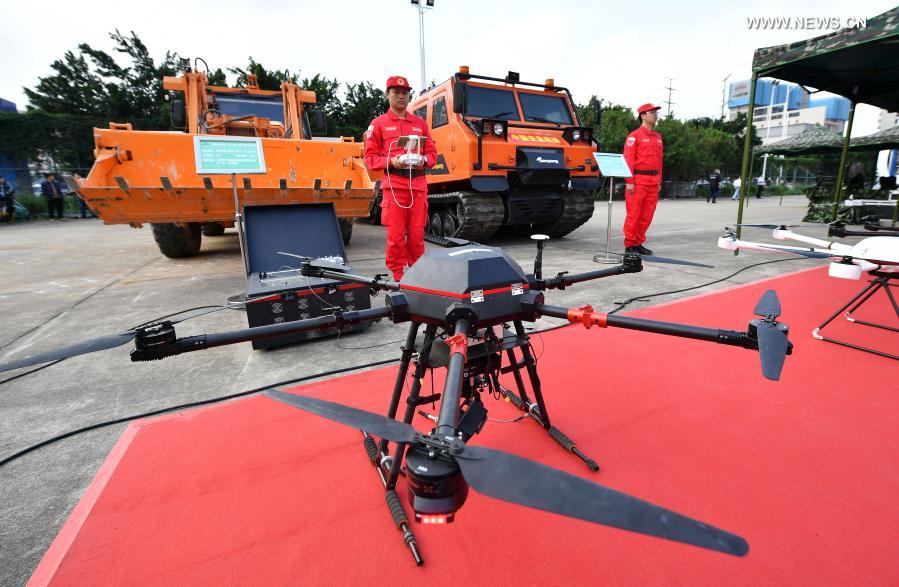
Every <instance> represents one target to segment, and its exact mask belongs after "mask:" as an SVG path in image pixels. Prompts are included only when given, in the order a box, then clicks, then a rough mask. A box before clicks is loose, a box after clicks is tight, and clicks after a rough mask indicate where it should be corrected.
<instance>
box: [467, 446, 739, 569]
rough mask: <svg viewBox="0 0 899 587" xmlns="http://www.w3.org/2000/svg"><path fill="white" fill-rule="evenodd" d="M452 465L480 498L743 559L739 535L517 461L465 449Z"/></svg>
mask: <svg viewBox="0 0 899 587" xmlns="http://www.w3.org/2000/svg"><path fill="white" fill-rule="evenodd" d="M456 462H457V463H458V464H459V468H460V469H461V471H462V475H463V476H464V477H465V480H466V481H467V482H468V484H469V485H470V486H471V487H473V488H474V489H475V490H476V491H478V492H480V493H483V494H484V495H487V496H490V497H493V498H496V499H501V500H503V501H508V502H512V503H516V504H518V505H523V506H526V507H531V508H535V509H538V510H543V511H547V512H552V513H555V514H559V515H562V516H568V517H570V518H577V519H579V520H585V521H588V522H594V523H596V524H602V525H604V526H612V527H614V528H621V529H622V530H630V531H632V532H639V533H640V534H648V535H650V536H657V537H659V538H665V539H668V540H674V541H676V542H683V543H685V544H692V545H694V546H699V547H701V548H708V549H710V550H717V551H719V552H723V553H726V554H732V555H736V556H743V555H745V554H746V553H747V552H748V551H749V545H748V544H747V543H746V541H745V540H743V539H742V538H741V537H739V536H737V535H735V534H731V533H729V532H725V531H724V530H719V529H718V528H715V527H713V526H709V525H708V524H703V523H702V522H699V521H698V520H694V519H692V518H688V517H686V516H683V515H681V514H678V513H676V512H673V511H671V510H667V509H665V508H662V507H659V506H657V505H653V504H651V503H649V502H646V501H643V500H641V499H637V498H636V497H631V496H629V495H626V494H624V493H621V492H619V491H615V490H614V489H609V488H608V487H603V486H602V485H597V484H596V483H592V482H590V481H587V480H586V479H582V478H580V477H575V476H574V475H570V474H568V473H565V472H562V471H559V470H558V469H553V468H551V467H547V466H546V465H541V464H540V463H536V462H534V461H530V460H528V459H524V458H522V457H519V456H516V455H513V454H510V453H507V452H502V451H498V450H493V449H489V448H484V447H482V446H466V447H465V449H464V450H463V451H462V453H461V454H459V455H457V456H456Z"/></svg>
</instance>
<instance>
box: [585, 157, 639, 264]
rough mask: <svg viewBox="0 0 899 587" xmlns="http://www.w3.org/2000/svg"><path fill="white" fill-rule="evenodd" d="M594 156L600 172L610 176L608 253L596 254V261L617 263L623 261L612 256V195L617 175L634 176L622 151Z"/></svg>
mask: <svg viewBox="0 0 899 587" xmlns="http://www.w3.org/2000/svg"><path fill="white" fill-rule="evenodd" d="M593 158H594V159H596V163H597V164H598V165H599V172H600V173H601V174H602V175H603V177H608V178H609V206H608V217H607V219H606V254H605V256H600V255H594V256H593V262H594V263H605V264H617V263H620V262H621V259H620V258H618V257H613V256H612V196H613V195H614V194H615V178H616V177H633V175H632V174H631V170H630V168H629V167H628V166H627V161H625V160H624V155H622V154H620V153H593ZM625 197H627V196H625Z"/></svg>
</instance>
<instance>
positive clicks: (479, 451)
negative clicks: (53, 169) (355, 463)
mask: <svg viewBox="0 0 899 587" xmlns="http://www.w3.org/2000/svg"><path fill="white" fill-rule="evenodd" d="M447 244H450V245H455V246H450V247H448V248H442V249H433V250H430V251H428V252H427V253H426V254H425V255H424V256H423V257H422V258H421V259H419V261H418V262H417V263H416V264H415V265H414V266H413V267H411V268H410V269H409V270H408V272H407V273H406V274H405V276H404V277H403V279H402V280H401V281H400V282H396V281H389V280H387V279H385V277H384V276H382V275H378V276H375V277H373V278H370V277H364V276H360V275H353V274H350V273H348V270H347V268H346V267H344V266H343V265H338V264H335V263H333V262H330V261H327V260H321V259H308V258H307V259H304V260H303V261H302V265H301V267H300V269H299V270H300V272H301V273H302V274H303V275H306V276H308V277H324V278H330V279H335V280H339V281H342V282H347V283H356V284H362V285H365V286H367V287H369V288H371V290H372V291H373V292H377V291H383V292H385V305H384V306H383V307H381V308H372V309H365V310H358V311H340V309H335V310H334V313H333V314H331V315H324V316H320V317H317V318H311V319H307V320H300V321H296V322H288V323H281V324H274V325H269V326H262V327H256V328H248V329H243V330H237V331H232V332H224V333H217V334H206V335H199V336H188V337H184V338H178V337H177V336H176V333H175V328H174V325H173V324H172V323H171V322H161V323H157V324H152V325H149V326H145V327H141V328H138V329H134V330H129V331H125V332H121V333H118V334H115V335H111V336H106V337H102V338H98V339H93V340H90V341H85V342H82V343H79V344H76V345H72V346H69V347H66V348H62V349H58V350H56V351H51V352H48V353H43V354H40V355H35V356H32V357H29V358H25V359H20V360H17V361H13V362H8V363H6V364H2V365H0V371H8V370H11V369H17V368H21V367H26V366H29V365H35V364H39V363H45V362H49V361H53V360H58V359H62V358H66V357H70V356H74V355H79V354H84V353H89V352H94V351H98V350H103V349H107V348H113V347H115V346H119V345H122V344H126V343H128V342H130V341H132V340H134V341H135V349H134V350H133V351H132V352H131V360H132V361H148V360H155V359H162V358H165V357H170V356H173V355H178V354H182V353H186V352H190V351H198V350H202V349H207V348H212V347H217V346H222V345H227V344H233V343H237V342H245V341H251V340H257V339H261V338H265V337H273V336H283V335H287V334H293V333H299V332H304V331H312V330H317V329H327V328H335V327H336V328H338V329H339V328H341V327H342V326H343V325H347V324H356V323H360V322H365V321H372V320H379V319H390V320H392V321H393V322H395V323H402V322H408V323H409V330H408V335H407V337H406V341H405V344H404V345H403V347H402V355H401V359H400V366H399V372H398V373H397V377H396V382H395V385H394V388H393V393H392V395H391V397H390V402H389V406H388V410H387V414H386V416H384V415H379V414H374V413H371V412H366V411H362V410H359V409H356V408H352V407H348V406H345V405H341V404H337V403H332V402H328V401H324V400H320V399H314V398H311V397H305V396H302V395H295V394H290V393H285V392H282V391H279V390H270V391H268V392H266V393H265V395H267V396H268V397H270V398H272V399H274V400H278V401H280V402H283V403H285V404H289V405H291V406H294V407H296V408H299V409H301V410H304V411H307V412H311V413H313V414H316V415H318V416H322V417H325V418H328V419H330V420H333V421H335V422H338V423H341V424H344V425H346V426H350V427H353V428H357V429H360V430H361V431H362V435H363V444H364V447H365V449H366V451H367V453H368V457H369V459H370V461H371V463H372V465H373V466H374V468H375V470H376V472H377V474H378V476H379V478H380V480H381V482H382V484H383V485H384V488H385V491H386V499H387V504H388V507H389V509H390V513H391V515H392V516H393V521H394V523H395V525H396V527H397V528H398V529H399V530H400V531H401V533H402V535H403V539H404V541H405V543H406V545H407V546H408V548H409V549H410V551H411V553H412V555H413V557H414V559H415V562H416V563H417V564H419V565H421V564H422V560H423V559H422V557H421V553H420V551H419V549H418V545H417V543H416V540H415V536H414V534H413V532H412V529H411V524H410V522H409V518H408V517H407V515H406V513H405V508H404V506H403V504H402V501H401V500H400V497H399V495H398V493H397V491H396V487H397V482H398V479H399V477H400V476H401V475H405V477H406V481H407V487H408V493H409V503H410V505H411V508H412V510H413V513H414V516H413V517H414V519H415V520H416V521H418V522H421V523H426V524H443V523H450V522H452V521H453V519H454V516H455V514H456V512H457V511H458V510H459V509H460V508H461V507H462V505H463V504H464V503H465V500H466V498H467V496H468V489H469V487H471V488H474V489H475V490H476V491H477V492H479V493H482V494H485V495H488V496H490V497H493V498H496V499H501V500H504V501H508V502H512V503H516V504H519V505H523V506H527V507H531V508H536V509H540V510H544V511H548V512H553V513H556V514H559V515H563V516H568V517H571V518H577V519H581V520H586V521H589V522H594V523H597V524H603V525H607V526H612V527H616V528H621V529H625V530H630V531H633V532H639V533H642V534H648V535H651V536H657V537H660V538H666V539H669V540H674V541H677V542H682V543H686V544H691V545H694V546H699V547H702V548H706V549H711V550H716V551H720V552H723V553H727V554H731V555H736V556H743V555H745V554H746V553H747V552H748V545H747V543H746V541H745V540H744V539H743V538H741V537H739V536H737V535H735V534H731V533H729V532H726V531H724V530H721V529H718V528H716V527H714V526H711V525H708V524H705V523H702V522H699V521H697V520H694V519H692V518H689V517H686V516H684V515H681V514H678V513H676V512H673V511H671V510H667V509H665V508H662V507H659V506H656V505H653V504H651V503H648V502H646V501H643V500H640V499H637V498H635V497H631V496H629V495H626V494H624V493H621V492H618V491H615V490H613V489H609V488H606V487H603V486H601V485H598V484H596V483H593V482H591V481H588V480H586V479H584V478H581V477H578V476H575V475H571V474H568V473H565V472H562V471H560V470H557V469H554V468H551V467H548V466H545V465H542V464H539V463H536V462H534V461H531V460H528V459H525V458H523V457H520V456H516V455H513V454H510V453H507V452H504V451H500V450H495V449H490V448H485V447H480V446H474V445H472V444H470V443H469V441H470V440H471V438H472V437H473V436H474V435H476V434H478V433H479V432H480V431H481V429H482V427H483V426H484V424H485V422H486V421H487V408H486V407H485V405H484V401H482V400H484V399H488V397H489V396H490V395H492V396H495V397H505V399H507V400H509V401H511V402H512V403H513V404H514V405H515V406H517V407H518V408H519V409H520V410H521V411H522V417H527V418H531V419H533V420H535V421H536V422H537V423H539V424H540V425H541V426H542V427H543V428H544V429H545V430H546V431H547V432H548V434H549V435H550V436H551V437H552V438H553V439H554V440H556V441H557V442H558V443H559V444H560V445H561V446H562V447H564V448H565V449H566V450H567V451H568V452H570V453H571V454H573V455H575V456H576V457H578V458H579V459H581V460H582V461H583V462H584V463H585V464H586V465H587V466H588V467H589V468H590V469H591V470H592V471H594V472H595V471H598V470H599V465H598V464H597V463H596V462H595V461H594V460H593V459H591V458H590V457H588V456H587V455H586V454H584V453H583V452H582V451H581V450H580V448H579V447H578V446H577V445H576V444H575V442H574V441H572V440H571V439H570V438H569V437H568V436H566V435H565V434H563V433H562V432H561V431H560V430H559V429H558V428H557V427H556V426H555V425H554V424H553V421H551V420H550V415H549V411H548V409H547V404H546V401H545V398H544V395H543V392H542V388H541V382H540V378H539V376H538V374H537V364H536V361H535V358H534V355H533V353H532V349H531V346H530V342H529V337H528V335H527V333H526V331H525V326H524V324H525V323H527V322H531V323H532V322H534V321H536V320H537V319H538V318H539V317H541V316H549V317H554V318H562V319H565V320H568V321H569V322H571V323H574V324H581V325H583V326H584V327H586V328H591V327H593V326H597V327H600V328H606V327H615V328H627V329H632V330H642V331H646V332H650V333H656V334H666V335H670V336H679V337H684V338H693V339H698V340H705V341H709V342H715V343H719V344H725V345H731V346H738V347H742V348H745V349H749V350H757V351H759V354H760V357H761V363H762V371H763V374H764V376H765V377H767V378H768V379H772V380H777V379H778V378H779V376H780V372H781V369H782V368H783V364H784V360H785V357H786V355H788V354H790V353H791V352H792V344H791V343H790V342H789V341H788V340H787V334H788V328H787V326H786V325H785V324H782V323H780V322H778V321H777V317H778V316H779V315H780V312H781V310H780V303H779V301H778V299H777V294H776V293H775V292H774V291H768V292H766V293H765V295H764V296H763V297H762V298H761V300H760V301H759V303H758V305H757V307H756V308H755V314H756V315H758V316H759V317H758V318H755V319H752V320H750V322H749V326H748V328H747V330H745V331H734V330H722V329H717V328H706V327H700V326H691V325H686V324H676V323H669V322H660V321H655V320H646V319H641V318H632V317H626V316H618V315H610V314H604V313H601V312H595V311H594V310H593V308H592V307H590V306H583V307H581V308H565V307H561V306H553V305H550V304H546V303H545V299H544V295H545V294H544V292H547V291H549V290H553V289H564V288H566V287H568V286H571V285H574V284H577V283H581V282H586V281H590V280H594V279H600V278H604V277H610V276H613V275H622V274H627V273H636V272H639V271H641V270H642V268H643V266H642V262H643V259H641V257H640V256H639V255H634V254H627V255H624V256H623V260H622V262H621V263H620V264H619V265H616V266H612V267H608V268H604V269H599V270H595V271H588V272H585V273H578V274H568V273H567V272H564V273H559V274H558V275H556V276H554V277H546V278H545V277H544V276H543V274H542V269H541V266H542V253H543V245H544V240H539V241H538V250H537V258H536V260H535V263H534V271H533V273H530V274H525V272H524V271H523V270H522V269H521V267H520V266H519V265H518V264H517V263H516V262H515V261H514V260H512V259H511V258H510V257H509V256H508V255H507V254H506V253H505V252H503V251H502V250H501V249H499V248H496V247H490V246H485V245H480V244H476V243H468V242H467V241H453V240H452V239H450V242H448V243H447ZM422 327H424V332H423V337H422V338H421V339H419V331H420V330H421V328H422ZM413 364H414V378H413V380H412V384H411V387H410V389H409V392H408V395H407V397H406V400H405V412H404V416H403V418H402V420H398V419H397V413H398V410H399V407H400V400H401V396H402V393H403V390H404V388H405V383H406V380H407V377H408V374H409V370H410V365H413ZM444 366H445V367H446V380H445V383H444V386H443V390H442V392H441V393H437V392H436V390H435V392H434V393H433V394H431V395H421V393H420V392H421V384H422V381H423V380H424V378H425V375H426V372H427V370H428V369H433V368H435V367H444ZM501 374H511V375H512V378H513V380H514V383H515V388H516V389H515V390H512V389H509V388H508V387H506V386H505V385H504V384H503V383H502V382H501V381H500V375H501ZM526 379H527V381H528V383H529V387H530V390H528V389H527V386H526V385H525V380H526ZM485 392H486V393H485ZM426 404H434V405H435V406H439V408H438V409H437V413H436V415H432V414H427V413H424V415H425V416H427V417H428V418H430V420H431V421H433V425H432V426H431V428H430V431H429V432H427V433H422V432H419V431H417V430H416V429H415V428H413V427H412V425H411V424H412V420H413V418H414V417H415V415H416V414H417V413H422V412H421V410H420V408H421V407H422V406H424V405H426ZM390 443H394V444H395V446H393V447H392V451H391V446H390Z"/></svg>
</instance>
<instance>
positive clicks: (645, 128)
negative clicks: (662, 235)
mask: <svg viewBox="0 0 899 587" xmlns="http://www.w3.org/2000/svg"><path fill="white" fill-rule="evenodd" d="M660 108H661V106H653V105H652V104H643V105H642V106H640V108H638V109H637V116H639V117H640V128H638V129H637V130H635V131H634V132H632V133H631V134H629V135H627V139H625V141H624V159H625V161H627V164H628V167H630V169H631V173H632V174H633V177H630V178H628V179H627V180H625V181H626V182H627V188H626V192H625V196H624V200H625V205H626V207H627V216H626V217H625V219H624V250H625V252H627V253H639V254H641V255H651V254H652V250H650V249H647V248H646V247H644V246H643V243H644V242H646V229H648V228H649V225H650V224H651V223H652V216H653V214H655V211H656V204H658V203H659V187H660V186H661V184H662V135H660V134H659V133H657V132H656V131H655V130H654V129H655V126H656V123H657V122H658V121H659V109H660Z"/></svg>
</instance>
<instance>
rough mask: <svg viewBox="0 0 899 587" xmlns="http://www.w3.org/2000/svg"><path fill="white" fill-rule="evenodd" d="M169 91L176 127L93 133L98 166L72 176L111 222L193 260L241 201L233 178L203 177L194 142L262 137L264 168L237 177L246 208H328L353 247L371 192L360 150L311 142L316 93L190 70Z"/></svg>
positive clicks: (318, 123)
mask: <svg viewBox="0 0 899 587" xmlns="http://www.w3.org/2000/svg"><path fill="white" fill-rule="evenodd" d="M163 85H164V87H165V89H167V90H170V91H171V92H172V94H171V97H172V98H173V99H172V127H173V128H176V129H178V130H175V131H138V130H133V128H132V127H131V124H128V123H125V124H119V123H111V124H110V125H109V128H108V129H99V128H98V129H94V141H95V144H96V149H95V151H94V154H95V156H96V162H95V163H94V166H93V168H92V169H91V171H90V173H89V174H88V176H87V177H86V178H79V177H74V178H68V181H69V184H70V186H71V187H72V188H73V189H74V190H76V191H77V192H78V193H79V194H80V195H81V197H82V198H83V199H84V200H85V202H87V204H88V206H89V207H90V209H91V210H93V211H94V213H96V214H97V215H98V216H99V217H100V218H101V219H102V220H103V221H104V222H105V223H107V224H130V225H131V226H133V227H136V228H139V227H141V226H142V225H143V224H146V223H149V224H150V225H151V226H152V229H153V236H154V238H155V240H156V242H157V244H158V245H159V250H160V251H161V252H162V253H163V254H164V255H166V256H168V257H189V256H192V255H195V254H197V252H198V251H199V250H200V241H201V237H202V235H203V234H205V235H207V236H215V235H219V234H221V233H222V232H223V231H224V229H225V227H228V226H233V225H234V217H235V210H234V208H235V202H234V199H235V198H234V194H233V188H232V181H231V177H229V176H227V175H199V174H197V172H196V169H197V168H196V163H195V152H194V140H193V139H194V136H195V135H203V134H208V135H229V136H241V137H258V138H259V139H260V140H261V143H262V150H263V153H264V158H265V164H266V170H267V171H266V173H264V174H257V175H240V174H238V176H237V182H238V188H239V189H238V190H237V191H238V195H237V198H238V199H239V201H240V203H241V205H263V204H269V205H270V204H303V203H328V202H330V203H332V204H333V205H334V208H335V210H336V212H337V215H338V217H339V218H340V227H341V232H342V235H343V239H344V242H345V243H346V242H349V239H350V236H351V234H352V219H353V218H354V217H357V216H366V215H367V214H368V205H369V202H370V201H371V198H372V193H373V190H372V183H371V180H370V179H369V176H368V173H367V172H366V170H365V165H364V162H363V145H362V144H361V143H356V142H354V141H353V139H351V138H334V139H326V138H319V137H316V138H315V139H313V127H315V128H316V129H323V128H324V116H323V114H322V113H321V111H319V110H310V109H309V108H308V105H310V104H313V103H315V101H316V100H315V94H314V93H313V92H309V91H304V90H301V89H300V88H299V87H298V86H296V85H295V84H292V83H289V82H284V83H282V84H281V90H280V91H270V90H260V89H259V88H258V86H257V84H256V78H255V76H252V75H251V76H249V80H248V87H246V88H225V87H217V86H209V85H208V84H207V78H206V75H205V74H203V73H201V72H198V71H196V70H193V71H191V70H190V68H189V67H188V68H187V70H186V71H184V72H183V73H182V74H181V75H180V76H178V77H166V78H165V79H164V80H163ZM310 119H311V124H310Z"/></svg>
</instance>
